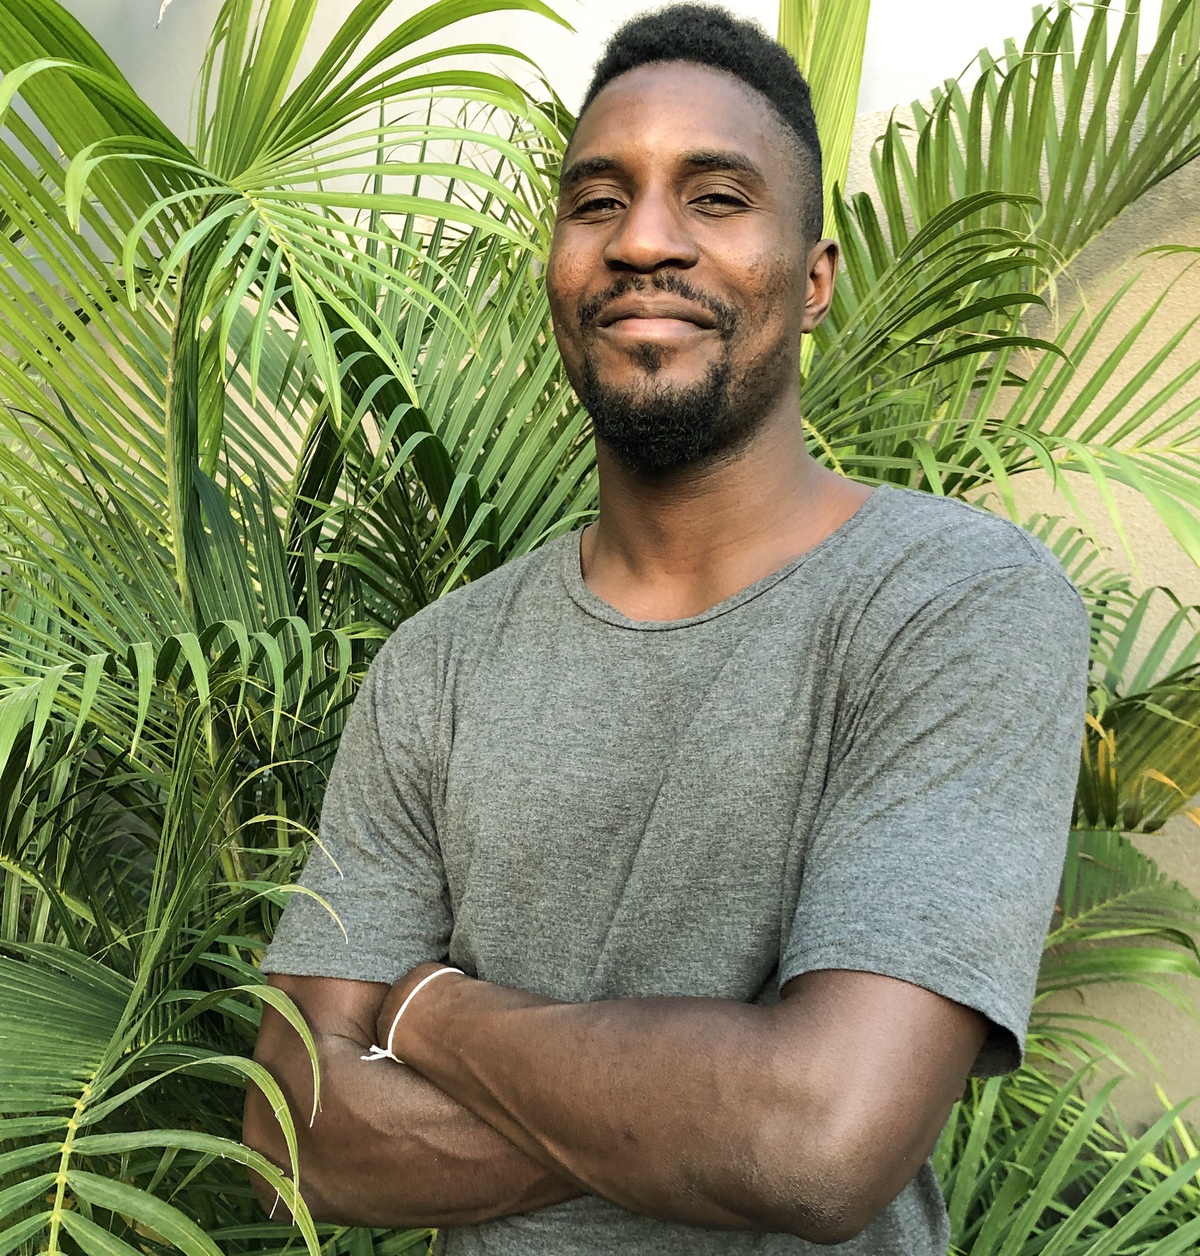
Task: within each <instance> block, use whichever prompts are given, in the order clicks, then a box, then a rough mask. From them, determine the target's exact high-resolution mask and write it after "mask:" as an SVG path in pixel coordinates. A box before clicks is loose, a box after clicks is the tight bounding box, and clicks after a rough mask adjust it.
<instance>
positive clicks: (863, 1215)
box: [756, 1112, 911, 1247]
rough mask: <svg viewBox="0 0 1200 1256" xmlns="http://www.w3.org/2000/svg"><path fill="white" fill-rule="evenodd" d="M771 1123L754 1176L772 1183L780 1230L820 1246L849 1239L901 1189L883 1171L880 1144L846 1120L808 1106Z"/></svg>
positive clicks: (773, 1214) (774, 1213)
mask: <svg viewBox="0 0 1200 1256" xmlns="http://www.w3.org/2000/svg"><path fill="white" fill-rule="evenodd" d="M770 1125H771V1131H770V1133H769V1134H768V1135H767V1136H766V1137H765V1138H764V1139H763V1140H762V1143H761V1146H762V1147H763V1148H764V1150H765V1152H766V1157H765V1160H766V1162H765V1163H764V1164H762V1165H761V1166H760V1170H759V1172H758V1174H757V1175H756V1176H757V1177H758V1179H759V1181H760V1182H772V1183H773V1184H774V1186H773V1189H772V1190H771V1191H770V1194H771V1196H772V1200H771V1204H770V1207H769V1211H770V1214H771V1216H770V1222H771V1224H772V1226H777V1227H778V1229H779V1230H780V1231H782V1232H784V1233H787V1234H794V1235H795V1236H796V1237H797V1238H801V1239H803V1240H804V1241H805V1242H807V1243H813V1244H816V1245H818V1246H822V1247H833V1246H836V1245H837V1244H839V1243H848V1242H850V1240H851V1239H855V1238H857V1237H858V1236H859V1235H860V1234H862V1232H863V1231H864V1230H865V1229H866V1228H867V1227H868V1226H869V1225H870V1224H871V1223H872V1222H873V1221H874V1220H875V1219H876V1217H878V1216H879V1214H880V1213H881V1212H882V1211H883V1209H884V1208H885V1207H886V1206H887V1205H888V1203H890V1202H891V1200H892V1199H893V1198H894V1197H895V1195H897V1194H898V1193H899V1188H897V1189H892V1185H891V1183H890V1182H889V1181H888V1180H886V1179H887V1178H888V1176H889V1175H888V1174H886V1173H884V1172H881V1171H880V1165H879V1153H878V1148H876V1147H872V1146H870V1145H868V1144H867V1142H866V1140H864V1139H863V1138H861V1137H858V1136H857V1133H858V1132H857V1131H855V1130H851V1129H847V1128H846V1127H845V1124H844V1123H843V1122H839V1121H837V1120H836V1119H835V1120H825V1121H822V1120H820V1119H814V1118H813V1116H812V1115H811V1112H810V1114H808V1115H807V1116H805V1117H804V1118H797V1117H795V1116H794V1115H786V1116H784V1115H779V1116H776V1117H775V1118H773V1119H772V1121H771V1122H770ZM910 1176H911V1175H910ZM902 1185H903V1184H901V1186H902Z"/></svg>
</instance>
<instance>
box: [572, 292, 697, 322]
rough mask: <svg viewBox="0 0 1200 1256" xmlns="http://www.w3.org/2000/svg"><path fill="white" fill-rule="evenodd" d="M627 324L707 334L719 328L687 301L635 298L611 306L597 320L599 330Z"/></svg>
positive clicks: (640, 296)
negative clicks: (683, 327)
mask: <svg viewBox="0 0 1200 1256" xmlns="http://www.w3.org/2000/svg"><path fill="white" fill-rule="evenodd" d="M627 322H632V323H635V324H636V323H641V324H644V325H645V326H646V327H650V326H653V325H661V326H663V327H665V326H666V325H668V324H678V323H685V324H690V325H691V326H693V327H698V328H700V329H702V330H704V331H713V330H715V328H716V326H717V320H716V317H715V316H714V315H713V314H712V313H711V312H710V311H709V310H706V309H704V308H702V307H700V306H696V305H692V304H690V303H689V302H686V301H678V300H676V301H672V300H661V299H654V298H649V299H648V298H646V297H644V296H642V295H640V294H639V295H638V296H637V297H636V298H627V299H624V300H616V301H614V302H612V304H611V305H609V306H607V307H606V308H605V309H604V310H603V312H602V313H601V314H600V315H599V317H598V318H597V319H596V325H597V326H598V327H614V326H616V325H617V324H620V323H627ZM626 330H630V331H632V330H635V328H634V327H631V328H628V329H626Z"/></svg>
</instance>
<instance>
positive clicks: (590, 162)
mask: <svg viewBox="0 0 1200 1256" xmlns="http://www.w3.org/2000/svg"><path fill="white" fill-rule="evenodd" d="M682 165H684V166H685V167H688V168H690V169H692V170H713V171H728V172H729V173H731V174H745V175H749V176H750V177H751V178H753V179H755V180H757V181H758V182H759V183H765V182H766V177H765V176H764V175H763V172H762V170H761V168H760V167H759V166H758V165H757V163H755V162H753V161H751V160H750V158H749V157H747V156H746V155H745V154H744V153H738V152H732V151H724V150H718V149H698V150H696V151H695V152H691V153H685V154H684V155H683V158H682ZM620 169H621V163H620V162H619V161H618V160H617V159H616V158H615V157H585V158H583V159H582V160H581V161H574V162H572V163H571V164H570V165H569V166H568V167H567V168H566V170H564V171H563V172H562V175H561V177H560V178H559V191H560V192H568V191H570V190H571V188H573V187H575V185H576V184H578V183H582V182H583V180H584V179H589V178H591V177H592V176H593V175H598V174H612V173H613V171H619V170H620Z"/></svg>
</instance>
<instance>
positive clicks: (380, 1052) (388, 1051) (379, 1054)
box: [359, 967, 466, 1064]
mask: <svg viewBox="0 0 1200 1256" xmlns="http://www.w3.org/2000/svg"><path fill="white" fill-rule="evenodd" d="M443 973H458V974H459V976H461V977H465V976H466V973H464V972H463V970H462V969H461V968H449V967H447V968H439V969H438V970H437V972H432V973H430V974H429V976H428V977H422V978H421V980H420V981H418V982H417V984H416V985H415V986H413V988H412V989H411V990H410V991H409V992H408V997H407V998H406V999H405V1000H404V1002H403V1003H401V1004H400V1010H399V1011H398V1012H397V1013H396V1015H395V1016H394V1017H393V1018H392V1027H391V1029H389V1030H388V1036H387V1046H386V1047H375V1046H373V1047H372V1048H371V1050H370V1052H369V1053H368V1054H367V1055H362V1056H359V1059H360V1060H395V1061H396V1063H397V1064H403V1063H404V1061H403V1060H402V1059H400V1058H399V1057H398V1056H396V1055H393V1054H392V1038H393V1037H394V1036H395V1033H396V1026H397V1025H398V1024H399V1023H400V1017H401V1016H403V1015H404V1009H405V1008H406V1007H408V1005H409V1004H410V1003H411V1002H412V1001H413V998H414V997H415V996H416V994H417V991H418V990H420V989H421V987H422V986H427V985H428V984H429V983H430V982H431V981H432V980H433V979H434V978H435V977H440V976H441V975H442V974H443Z"/></svg>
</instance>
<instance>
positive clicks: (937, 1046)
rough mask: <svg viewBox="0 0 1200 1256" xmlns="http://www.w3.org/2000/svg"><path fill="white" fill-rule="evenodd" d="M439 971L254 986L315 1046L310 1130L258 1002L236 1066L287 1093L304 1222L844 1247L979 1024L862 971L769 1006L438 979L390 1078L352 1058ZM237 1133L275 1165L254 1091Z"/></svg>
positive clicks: (885, 1198) (267, 1119) (295, 1060)
mask: <svg viewBox="0 0 1200 1256" xmlns="http://www.w3.org/2000/svg"><path fill="white" fill-rule="evenodd" d="M436 967H438V965H429V964H420V965H418V966H417V967H416V968H414V969H413V970H412V971H411V972H410V973H408V974H407V975H406V976H405V977H403V978H401V979H400V980H399V981H397V982H396V983H395V985H393V986H392V987H390V988H389V987H387V986H384V985H379V984H374V983H367V982H353V981H343V980H336V979H332V978H318V977H294V976H285V975H273V976H272V977H271V982H272V984H273V985H277V986H279V987H280V988H281V989H283V990H284V991H285V992H286V993H288V994H289V995H291V997H292V998H293V999H294V1000H295V1002H296V1004H297V1005H298V1007H299V1008H300V1010H301V1012H302V1013H303V1015H304V1017H305V1019H306V1020H307V1021H308V1023H309V1025H310V1026H311V1027H312V1030H313V1033H314V1035H315V1037H316V1040H317V1044H318V1050H319V1053H320V1064H321V1078H322V1082H321V1096H322V1106H321V1110H320V1111H319V1112H318V1113H317V1116H316V1119H315V1121H314V1122H313V1125H312V1127H311V1128H309V1125H308V1113H309V1111H310V1109H311V1105H312V1081H311V1067H310V1065H309V1061H308V1057H307V1054H306V1053H305V1050H304V1047H303V1045H302V1044H301V1042H300V1039H299V1037H298V1036H297V1035H296V1033H295V1032H294V1031H293V1030H292V1029H291V1028H290V1027H289V1026H288V1025H287V1024H286V1022H285V1021H284V1020H283V1018H282V1017H280V1016H279V1015H278V1014H277V1013H275V1012H273V1011H272V1010H271V1009H269V1008H268V1009H266V1011H265V1013H264V1019H263V1024H262V1029H261V1030H260V1033H259V1040H258V1046H257V1049H256V1051H255V1056H256V1058H257V1059H258V1060H260V1061H261V1062H262V1063H264V1064H265V1065H266V1066H267V1067H268V1068H269V1069H270V1070H271V1072H272V1073H273V1074H274V1075H275V1077H276V1079H277V1080H278V1081H279V1082H280V1084H281V1086H282V1088H283V1090H284V1093H285V1094H286V1095H287V1097H288V1101H289V1106H290V1108H291V1110H292V1114H293V1116H294V1118H295V1123H296V1129H297V1134H298V1137H299V1139H300V1165H301V1192H302V1194H303V1196H304V1199H305V1201H306V1203H307V1204H308V1205H309V1207H310V1209H311V1210H312V1212H313V1215H314V1216H315V1217H316V1218H317V1219H318V1220H328V1221H338V1222H341V1223H343V1224H353V1225H368V1226H424V1225H431V1226H458V1225H471V1224H476V1223H478V1222H481V1221H486V1220H490V1219H493V1218H496V1217H503V1216H509V1215H512V1214H514V1213H521V1212H528V1211H531V1210H533V1209H537V1208H543V1207H545V1206H547V1205H549V1204H553V1203H559V1202H562V1201H564V1200H567V1199H570V1198H572V1197H574V1196H576V1195H579V1194H581V1193H589V1194H595V1195H600V1196H602V1197H603V1198H605V1199H608V1200H610V1201H611V1202H613V1203H615V1204H618V1205H620V1206H622V1207H624V1208H628V1209H630V1210H631V1211H634V1212H638V1213H642V1214H645V1215H648V1216H652V1217H657V1218H661V1219H664V1220H670V1221H676V1222H682V1223H684V1224H690V1225H697V1226H709V1227H715V1228H720V1229H728V1230H758V1231H770V1232H779V1233H790V1234H795V1235H797V1236H799V1237H801V1238H804V1239H807V1240H808V1241H810V1242H816V1243H839V1242H843V1241H845V1240H847V1239H849V1238H852V1237H853V1236H854V1235H855V1234H857V1233H858V1232H859V1231H861V1230H862V1229H863V1228H864V1227H865V1226H866V1225H867V1224H869V1223H870V1221H871V1220H872V1219H873V1218H874V1217H875V1216H876V1215H877V1214H878V1213H879V1212H880V1211H881V1210H882V1209H883V1208H884V1207H885V1206H886V1205H887V1204H888V1203H889V1202H890V1201H891V1200H892V1199H893V1198H894V1197H895V1196H896V1195H897V1194H898V1193H899V1192H900V1191H901V1190H902V1189H903V1187H904V1186H905V1185H906V1183H907V1182H908V1181H909V1180H910V1179H911V1178H912V1177H913V1175H914V1174H915V1173H916V1171H917V1169H918V1168H919V1166H920V1165H921V1163H922V1161H923V1160H924V1159H925V1157H926V1156H927V1155H928V1154H929V1152H930V1151H931V1149H932V1147H933V1145H934V1143H935V1142H936V1140H937V1137H938V1134H939V1132H940V1130H941V1127H942V1125H943V1124H944V1123H945V1120H946V1117H947V1116H948V1115H949V1112H950V1108H951V1107H952V1105H953V1103H954V1101H955V1100H956V1099H957V1098H958V1096H959V1095H960V1094H961V1092H962V1087H963V1084H964V1082H965V1079H966V1076H967V1072H968V1070H969V1068H970V1066H971V1064H972V1062H973V1061H974V1059H975V1057H976V1055H977V1054H978V1052H979V1050H980V1048H981V1046H982V1045H983V1042H984V1038H985V1036H986V1033H987V1021H986V1020H985V1019H984V1017H982V1016H981V1015H980V1014H979V1013H977V1012H974V1011H972V1010H970V1009H968V1008H966V1007H963V1006H962V1005H960V1004H958V1003H954V1002H952V1001H951V1000H949V999H945V998H942V997H941V996H939V995H936V994H932V993H930V992H929V991H926V990H923V989H920V988H919V987H917V986H913V985H909V984H907V983H905V982H901V981H896V980H893V979H891V978H888V977H882V976H876V975H874V974H870V973H859V972H842V971H828V972H813V973H807V974H805V975H803V976H800V977H797V978H795V979H793V980H792V981H790V982H789V983H788V984H787V986H786V987H785V988H784V991H783V995H784V997H783V1000H782V1001H781V1002H780V1003H779V1004H778V1005H776V1006H772V1007H759V1006H753V1005H746V1004H741V1003H734V1002H728V1001H725V1000H718V999H694V998H645V999H619V1000H609V1001H601V1002H594V1003H581V1004H576V1003H558V1002H555V1001H554V1000H552V999H547V998H543V997H541V996H539V995H533V994H529V993H526V992H524V991H521V990H512V989H508V988H506V987H503V986H497V985H493V984H490V983H488V982H483V981H475V980H473V979H471V978H468V977H463V976H459V975H456V974H447V975H445V976H443V977H440V978H439V979H438V980H437V981H436V982H432V983H431V984H430V986H429V987H427V988H426V989H425V990H422V991H421V992H420V994H418V995H417V997H416V998H415V999H414V1000H413V1002H412V1004H411V1005H410V1007H409V1008H408V1010H407V1011H406V1012H405V1013H404V1016H403V1018H402V1020H401V1021H400V1025H399V1026H398V1029H397V1032H396V1036H395V1038H394V1039H393V1050H394V1051H395V1053H396V1055H398V1056H399V1057H400V1058H401V1059H402V1060H404V1061H405V1062H406V1065H405V1066H400V1065H397V1064H393V1063H392V1062H391V1061H389V1060H381V1061H375V1062H367V1061H363V1060H362V1059H361V1058H360V1057H361V1056H362V1055H364V1054H365V1053H366V1051H367V1048H368V1046H369V1045H370V1044H371V1043H373V1042H382V1041H384V1040H385V1039H386V1037H387V1033H388V1028H389V1027H390V1025H391V1023H392V1018H393V1016H394V1015H395V1012H396V1010H397V1008H398V1007H399V1006H400V1002H401V1001H402V1000H403V998H404V997H405V995H406V994H407V993H408V992H409V991H410V990H411V989H412V988H413V986H414V985H415V984H416V982H417V981H419V980H420V979H421V978H422V977H423V976H425V975H427V974H428V973H429V972H431V971H433V970H434V969H435V968H436ZM245 1137H246V1140H247V1142H248V1143H250V1145H251V1146H253V1147H256V1148H257V1149H258V1150H260V1151H262V1152H263V1153H264V1154H265V1155H267V1156H268V1157H269V1158H271V1159H272V1160H274V1161H276V1162H277V1163H279V1164H281V1165H282V1164H286V1163H287V1155H286V1151H285V1149H284V1142H283V1137H282V1134H281V1133H280V1130H279V1127H278V1125H277V1123H276V1121H275V1118H274V1116H273V1115H272V1113H271V1111H270V1108H269V1106H268V1105H267V1103H266V1101H265V1100H264V1099H263V1098H262V1096H261V1094H260V1093H259V1092H258V1091H257V1090H255V1089H254V1088H251V1089H250V1091H249V1094H248V1096H247V1102H246V1118H245ZM256 1189H258V1190H259V1192H260V1198H262V1199H263V1201H264V1204H265V1205H266V1206H267V1207H270V1206H271V1203H272V1201H273V1199H274V1193H273V1192H271V1191H269V1190H268V1189H267V1188H266V1187H265V1184H263V1183H262V1182H261V1181H256Z"/></svg>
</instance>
